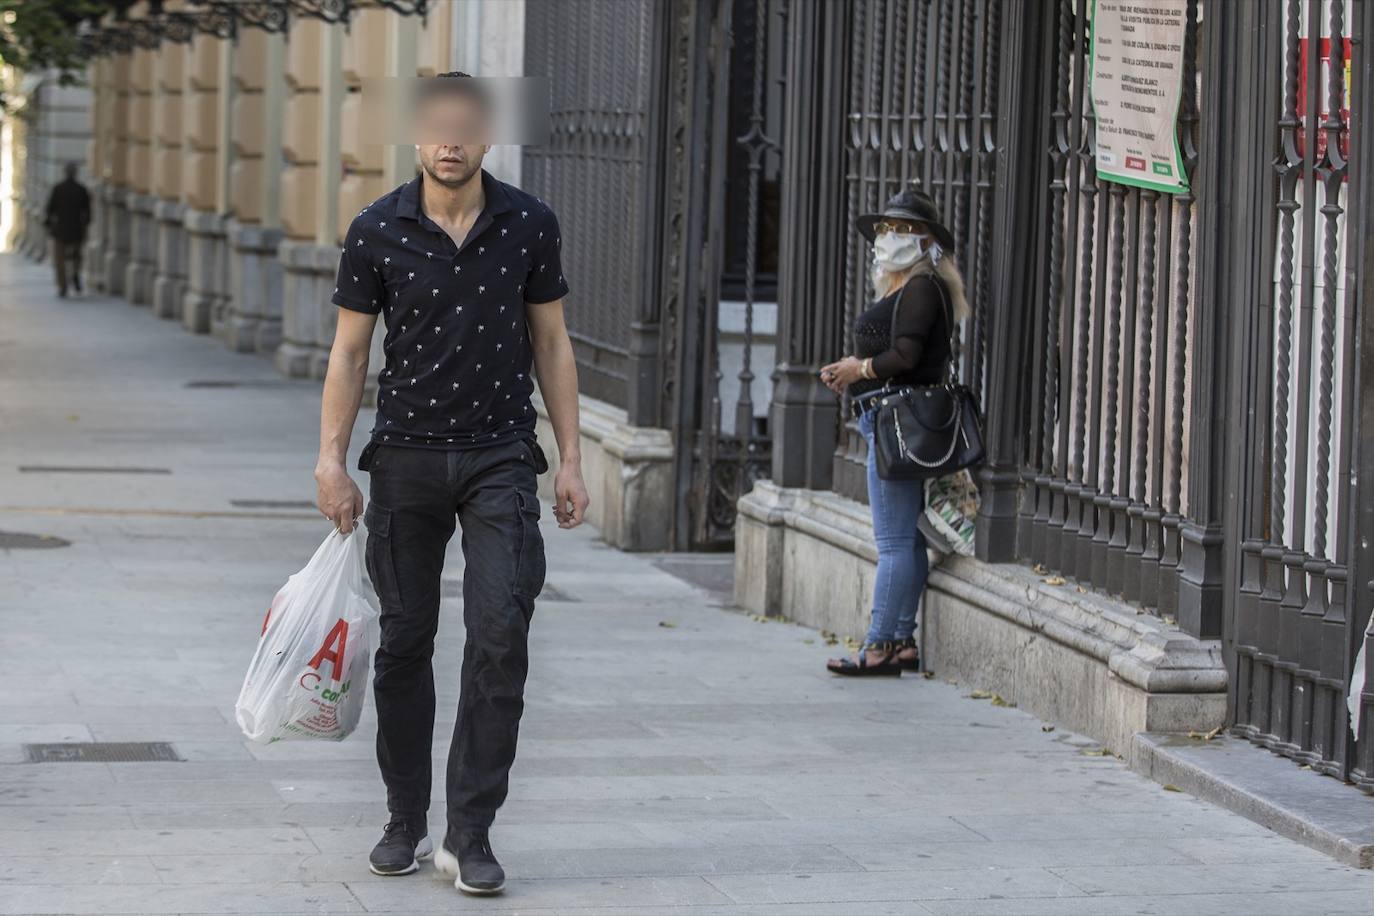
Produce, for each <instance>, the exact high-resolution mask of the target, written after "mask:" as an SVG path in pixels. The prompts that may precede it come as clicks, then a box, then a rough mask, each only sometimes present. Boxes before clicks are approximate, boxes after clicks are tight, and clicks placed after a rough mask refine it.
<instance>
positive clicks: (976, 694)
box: [968, 690, 992, 700]
mask: <svg viewBox="0 0 1374 916" xmlns="http://www.w3.org/2000/svg"><path fill="white" fill-rule="evenodd" d="M968 698H969V699H970V700H990V699H992V691H990V690H975V691H973V692H972V693H970V694H969V695H968Z"/></svg>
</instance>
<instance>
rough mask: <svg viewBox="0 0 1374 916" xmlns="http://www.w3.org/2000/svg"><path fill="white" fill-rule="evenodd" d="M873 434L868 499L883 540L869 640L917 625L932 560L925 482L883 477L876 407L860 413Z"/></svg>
mask: <svg viewBox="0 0 1374 916" xmlns="http://www.w3.org/2000/svg"><path fill="white" fill-rule="evenodd" d="M859 431H860V432H861V433H863V435H864V438H865V439H867V440H868V504H869V507H870V508H871V509H872V510H873V535H874V538H875V540H876V541H877V542H878V575H877V578H876V579H875V580H874V582H873V619H872V623H871V624H870V625H869V627H868V636H867V637H866V639H865V642H868V643H878V642H886V641H888V640H891V639H906V638H907V637H908V636H910V635H911V634H912V633H913V632H914V631H915V629H916V609H917V607H918V605H919V604H920V601H921V593H922V592H924V591H925V589H926V576H927V575H928V574H929V573H930V561H929V559H928V558H927V557H926V539H925V535H923V534H921V530H920V529H919V528H917V527H916V522H917V520H918V519H920V517H921V513H922V512H923V511H924V510H925V482H924V481H921V480H883V479H882V478H881V477H879V476H878V457H877V453H876V452H875V451H874V449H873V411H871V410H866V411H864V412H863V414H862V415H861V416H860V417H859Z"/></svg>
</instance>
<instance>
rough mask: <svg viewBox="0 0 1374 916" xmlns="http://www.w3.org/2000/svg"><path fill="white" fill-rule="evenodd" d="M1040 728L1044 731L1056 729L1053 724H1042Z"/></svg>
mask: <svg viewBox="0 0 1374 916" xmlns="http://www.w3.org/2000/svg"><path fill="white" fill-rule="evenodd" d="M1040 730H1041V731H1042V732H1052V731H1054V726H1053V725H1042V726H1040Z"/></svg>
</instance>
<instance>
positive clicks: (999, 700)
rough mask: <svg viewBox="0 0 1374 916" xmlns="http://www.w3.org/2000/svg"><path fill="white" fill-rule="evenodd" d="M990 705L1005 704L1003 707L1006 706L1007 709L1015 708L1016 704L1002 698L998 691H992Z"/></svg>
mask: <svg viewBox="0 0 1374 916" xmlns="http://www.w3.org/2000/svg"><path fill="white" fill-rule="evenodd" d="M992 705H993V706H1005V707H1007V708H1008V709H1015V708H1016V704H1015V703H1012V702H1011V701H1009V700H1006V699H1003V697H1002V695H1001V694H1000V693H994V694H993V695H992Z"/></svg>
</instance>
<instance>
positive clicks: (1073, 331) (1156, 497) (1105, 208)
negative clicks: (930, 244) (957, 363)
mask: <svg viewBox="0 0 1374 916" xmlns="http://www.w3.org/2000/svg"><path fill="white" fill-rule="evenodd" d="M1092 8H1093V4H1092V0H1059V3H1058V6H1057V11H1056V12H1057V16H1056V20H1055V25H1056V28H1055V30H1054V31H1053V33H1052V35H1051V38H1050V40H1051V42H1052V45H1053V60H1054V71H1053V83H1052V85H1053V90H1052V100H1053V108H1052V110H1051V111H1050V114H1049V118H1050V122H1051V128H1050V146H1049V150H1048V152H1047V155H1048V158H1049V176H1050V179H1049V189H1048V190H1049V194H1048V198H1049V214H1048V221H1047V224H1048V225H1047V228H1048V233H1049V241H1048V260H1047V263H1046V264H1045V268H1044V276H1045V288H1044V292H1043V296H1044V300H1043V301H1044V321H1043V327H1042V333H1043V338H1042V339H1040V340H1037V341H1036V343H1037V345H1038V352H1037V357H1038V366H1037V371H1036V373H1035V376H1034V383H1035V386H1036V387H1035V392H1034V395H1035V404H1036V417H1037V418H1038V421H1037V423H1036V424H1035V428H1034V429H1033V430H1031V431H1030V435H1029V436H1028V437H1027V440H1026V453H1025V455H1024V460H1025V465H1024V467H1023V471H1022V473H1023V478H1024V482H1025V486H1024V488H1023V490H1022V505H1021V514H1020V521H1019V528H1020V531H1019V533H1018V538H1017V540H1018V544H1020V545H1022V547H1021V551H1020V552H1021V553H1022V555H1023V556H1026V557H1028V558H1029V559H1030V560H1031V561H1032V562H1035V563H1038V564H1043V566H1044V567H1045V568H1047V569H1050V570H1054V571H1057V572H1059V573H1061V574H1063V575H1065V576H1069V577H1072V578H1075V579H1076V580H1078V581H1079V582H1080V583H1081V584H1083V585H1085V586H1089V587H1095V588H1099V589H1102V590H1104V591H1106V592H1108V593H1111V594H1115V595H1120V596H1122V597H1124V598H1125V599H1127V600H1129V601H1134V602H1139V603H1140V604H1141V605H1143V606H1145V607H1147V608H1150V609H1153V610H1155V611H1157V612H1159V613H1162V614H1164V615H1171V614H1173V613H1174V611H1175V609H1176V602H1177V595H1178V570H1179V563H1180V558H1181V542H1180V533H1179V532H1180V525H1181V523H1182V520H1183V518H1184V516H1185V513H1186V512H1187V509H1188V507H1187V504H1186V494H1187V488H1186V483H1187V476H1188V467H1189V463H1188V444H1189V443H1188V432H1187V426H1186V424H1185V414H1186V408H1187V405H1188V404H1189V402H1190V391H1189V386H1190V383H1191V379H1190V375H1189V366H1190V362H1191V361H1192V359H1195V356H1193V355H1191V354H1190V347H1191V340H1192V335H1191V333H1190V329H1191V325H1190V319H1191V314H1192V305H1193V279H1194V278H1193V265H1194V263H1195V260H1196V258H1195V246H1196V241H1195V236H1194V232H1193V228H1194V223H1195V219H1196V214H1195V208H1194V200H1195V195H1194V194H1193V192H1192V190H1191V185H1190V190H1188V191H1186V192H1184V193H1182V194H1177V195H1162V194H1159V193H1158V192H1156V191H1153V190H1150V189H1143V188H1132V187H1128V186H1126V185H1123V184H1120V183H1110V182H1106V181H1101V180H1099V177H1098V175H1097V170H1096V165H1095V163H1096V136H1095V129H1094V128H1095V118H1094V114H1093V107H1092V99H1091V90H1090V66H1091V54H1092V51H1091V39H1092V21H1091V14H1092ZM1198 13H1199V10H1198V3H1197V2H1196V0H1193V2H1190V3H1189V4H1188V6H1187V13H1186V31H1185V42H1184V49H1183V58H1184V74H1183V89H1182V98H1181V101H1180V106H1179V114H1178V125H1177V132H1178V137H1179V141H1180V148H1181V151H1182V153H1183V156H1184V168H1185V172H1186V174H1187V175H1188V176H1189V178H1190V179H1193V180H1195V179H1196V177H1197V176H1196V173H1197V168H1196V166H1197V125H1198V118H1199V111H1198V97H1199V76H1198V74H1199V70H1198V67H1197V54H1198V50H1197V48H1198V43H1197V34H1198Z"/></svg>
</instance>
